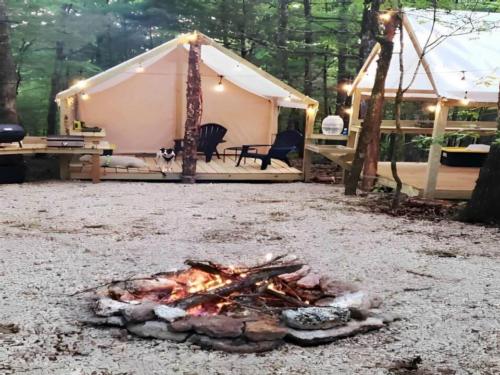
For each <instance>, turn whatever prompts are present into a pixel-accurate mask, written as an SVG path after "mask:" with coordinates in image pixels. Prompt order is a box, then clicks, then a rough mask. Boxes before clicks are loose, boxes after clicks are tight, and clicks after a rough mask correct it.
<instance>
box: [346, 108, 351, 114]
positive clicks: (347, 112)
mask: <svg viewBox="0 0 500 375" xmlns="http://www.w3.org/2000/svg"><path fill="white" fill-rule="evenodd" d="M344 112H345V113H346V114H348V115H352V108H346V109H344Z"/></svg>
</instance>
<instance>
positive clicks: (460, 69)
mask: <svg viewBox="0 0 500 375" xmlns="http://www.w3.org/2000/svg"><path fill="white" fill-rule="evenodd" d="M434 20H435V22H433V21H434ZM499 40H500V14H499V13H484V12H470V11H452V12H447V11H442V10H438V11H437V12H436V13H434V12H433V11H426V10H414V9H405V10H404V11H403V49H402V53H403V68H404V75H403V87H404V88H405V89H406V88H409V89H408V91H407V92H406V93H405V95H404V98H403V100H406V101H422V102H424V103H423V104H425V106H424V108H426V109H427V110H430V111H432V110H434V111H435V114H434V122H433V124H432V128H430V129H429V128H428V127H427V125H425V123H424V124H422V123H419V120H418V119H417V118H415V119H414V120H404V121H402V122H401V125H402V131H403V133H412V134H428V135H430V134H432V137H433V138H434V139H440V138H441V137H442V136H443V135H444V133H445V132H446V131H459V130H467V129H469V130H470V129H471V128H473V130H474V131H475V132H478V133H480V134H488V135H489V134H494V133H495V130H496V128H497V124H496V122H495V121H475V122H474V121H452V120H450V119H449V118H448V117H449V116H448V114H449V110H450V108H452V107H464V106H470V107H472V106H481V107H483V106H486V107H496V103H497V101H498V95H499V94H498V85H499V79H500V47H499V45H498V41H499ZM394 44H395V45H394V52H393V56H392V60H391V63H390V67H389V71H388V75H387V79H386V84H385V97H388V98H390V97H394V96H395V93H396V91H397V89H398V85H399V77H400V66H399V54H400V51H401V46H400V35H399V33H398V34H397V35H396V36H395V38H394ZM379 52H380V46H379V45H376V46H375V47H374V48H373V50H372V52H371V54H370V55H369V57H368V58H367V61H366V62H365V64H364V66H363V68H362V69H361V71H360V72H359V73H358V75H357V77H356V79H355V80H354V82H353V84H352V86H351V88H350V90H349V91H350V95H352V103H353V105H352V108H351V114H350V121H349V140H348V146H349V150H350V151H352V150H353V149H355V148H356V145H357V140H358V138H359V135H360V131H361V128H362V125H363V119H361V118H360V108H361V104H362V102H363V99H368V97H369V96H370V94H371V91H372V88H373V83H374V78H375V72H376V68H377V57H378V55H379ZM419 62H420V63H419ZM427 104H433V105H427ZM422 125H425V126H422ZM381 131H382V132H385V133H391V132H394V131H395V121H394V120H390V119H386V120H384V121H382V126H381ZM440 156H441V146H440V145H439V144H438V143H433V145H432V146H431V148H430V151H429V156H428V162H427V163H413V164H418V165H410V164H411V163H408V164H407V165H402V164H403V163H399V164H400V171H401V170H404V169H405V168H406V167H407V171H408V173H406V175H407V176H408V179H407V180H406V181H405V180H403V182H404V184H406V182H407V181H410V182H408V185H409V186H410V187H418V189H417V190H418V194H422V195H424V196H426V197H429V198H432V197H440V198H454V199H466V198H468V197H469V196H470V193H471V191H472V189H473V188H474V181H475V180H474V178H469V179H468V181H471V183H469V184H468V185H467V186H466V187H464V188H460V187H459V185H460V183H458V182H457V181H460V180H462V177H463V175H464V174H463V173H460V172H457V170H453V172H454V173H453V174H450V173H449V172H450V170H448V171H447V172H448V173H449V175H448V177H446V176H445V173H444V172H443V173H441V172H440V171H444V169H443V168H442V167H441V166H440ZM379 164H380V165H382V166H383V163H379ZM403 167H405V168H403ZM382 169H384V168H382ZM385 170H386V171H387V170H388V171H389V174H388V175H387V173H386V176H382V175H381V173H379V182H381V181H383V180H384V178H385V180H390V181H389V182H390V183H389V186H392V187H394V186H395V184H394V183H393V182H394V180H393V179H392V173H390V168H385ZM380 171H381V169H380V168H379V172H380ZM468 172H470V171H468ZM476 172H477V173H478V170H477V171H476ZM477 173H476V175H477ZM469 174H470V173H469ZM439 176H441V177H439ZM450 176H453V177H450ZM457 176H458V177H457ZM381 177H384V178H381ZM438 182H440V183H439V184H438ZM413 190H415V189H413Z"/></svg>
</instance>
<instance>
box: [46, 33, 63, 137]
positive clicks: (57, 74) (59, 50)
mask: <svg viewBox="0 0 500 375" xmlns="http://www.w3.org/2000/svg"><path fill="white" fill-rule="evenodd" d="M63 65H64V43H63V42H62V41H57V42H56V59H55V63H54V70H53V72H52V78H51V80H50V96H49V112H48V114H47V134H49V135H52V134H57V133H58V132H57V123H58V121H57V104H56V102H55V97H56V95H57V93H58V92H59V91H61V89H63V88H64V86H65V85H64V83H63V82H62V77H63V69H64V66H63Z"/></svg>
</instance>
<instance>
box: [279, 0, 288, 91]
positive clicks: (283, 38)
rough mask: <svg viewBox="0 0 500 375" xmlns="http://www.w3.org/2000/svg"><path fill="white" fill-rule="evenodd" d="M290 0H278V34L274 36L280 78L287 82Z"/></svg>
mask: <svg viewBox="0 0 500 375" xmlns="http://www.w3.org/2000/svg"><path fill="white" fill-rule="evenodd" d="M289 3H290V0H278V35H277V37H276V42H277V47H278V55H277V56H276V60H277V61H278V64H279V67H280V70H281V74H280V78H281V79H282V80H283V81H285V82H288V80H289V79H290V72H289V71H288V44H287V42H288V4H289Z"/></svg>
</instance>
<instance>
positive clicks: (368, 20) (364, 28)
mask: <svg viewBox="0 0 500 375" xmlns="http://www.w3.org/2000/svg"><path fill="white" fill-rule="evenodd" d="M381 2H382V0H364V7H363V19H362V21H361V32H360V36H359V39H360V40H361V42H360V44H359V60H358V71H359V70H361V68H362V67H363V64H364V63H365V60H366V58H367V57H368V55H369V54H370V52H371V50H372V49H373V46H375V43H376V42H377V41H376V39H375V37H376V34H375V33H374V32H373V30H375V29H376V28H377V25H378V12H379V10H380V3H381Z"/></svg>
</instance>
